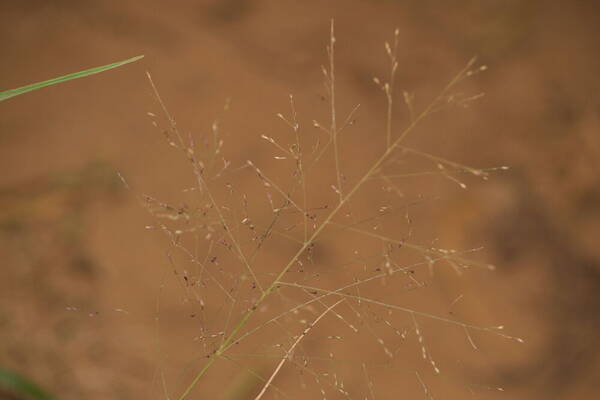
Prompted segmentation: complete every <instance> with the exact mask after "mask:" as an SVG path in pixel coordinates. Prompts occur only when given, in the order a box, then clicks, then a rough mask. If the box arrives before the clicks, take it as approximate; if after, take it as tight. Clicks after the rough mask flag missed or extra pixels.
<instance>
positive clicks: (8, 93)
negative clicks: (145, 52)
mask: <svg viewBox="0 0 600 400" xmlns="http://www.w3.org/2000/svg"><path fill="white" fill-rule="evenodd" d="M143 57H144V56H137V57H132V58H129V59H127V60H123V61H119V62H116V63H112V64H108V65H103V66H101V67H95V68H90V69H86V70H85V71H79V72H75V73H73V74H69V75H65V76H60V77H58V78H53V79H49V80H47V81H43V82H37V83H32V84H31V85H27V86H23V87H20V88H16V89H10V90H5V91H4V92H0V101H3V100H6V99H10V98H11V97H15V96H18V95H20V94H23V93H27V92H31V91H33V90H37V89H41V88H43V87H46V86H51V85H56V84H57V83H62V82H67V81H70V80H73V79H79V78H83V77H85V76H90V75H93V74H97V73H99V72H103V71H107V70H109V69H113V68H117V67H120V66H122V65H125V64H129V63H132V62H134V61H137V60H139V59H141V58H143Z"/></svg>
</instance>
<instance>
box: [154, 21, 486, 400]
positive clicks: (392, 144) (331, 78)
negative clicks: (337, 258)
mask: <svg viewBox="0 0 600 400" xmlns="http://www.w3.org/2000/svg"><path fill="white" fill-rule="evenodd" d="M396 36H397V34H396ZM395 40H396V42H395V43H397V38H396V39H395ZM334 45H335V36H334V30H333V23H332V25H331V33H330V44H329V46H328V55H329V71H328V74H327V82H328V88H329V100H330V106H331V127H330V131H329V133H330V135H331V138H332V141H333V153H334V158H335V169H336V179H337V187H336V189H337V190H336V191H337V193H338V195H339V201H338V202H337V205H336V206H335V207H334V208H333V209H332V210H331V211H330V213H329V214H328V215H327V216H326V217H325V219H324V220H323V222H322V223H321V224H319V225H318V226H317V227H316V229H315V230H314V231H313V232H312V234H310V235H306V236H308V237H307V238H306V236H305V240H304V242H303V243H302V245H301V246H300V248H299V249H298V250H297V252H296V253H295V254H294V255H293V257H292V258H291V259H290V260H289V262H288V263H287V264H286V265H285V266H284V267H283V268H282V269H281V271H280V272H279V273H278V274H277V276H276V277H275V279H273V280H272V281H271V283H270V284H269V285H268V286H266V288H265V289H264V290H263V291H262V293H261V295H260V297H259V298H258V300H257V301H256V302H255V303H254V305H253V306H252V307H250V308H249V309H248V310H247V311H246V312H245V313H244V314H243V315H242V317H241V319H240V320H239V321H238V322H237V324H235V326H234V327H233V328H232V330H231V332H229V334H228V335H227V336H226V337H225V338H224V340H223V341H222V342H221V344H220V346H219V347H218V348H217V349H216V351H215V352H214V354H213V355H212V356H210V358H209V359H208V360H207V361H206V363H205V365H204V366H203V367H202V368H201V369H200V370H199V371H198V372H197V373H196V375H195V377H194V378H193V379H192V381H191V382H190V383H189V385H188V386H187V387H186V389H185V390H184V391H183V392H182V393H181V395H180V396H179V397H178V399H179V400H184V399H185V398H187V397H188V396H189V395H190V393H191V391H192V390H193V389H194V388H195V387H196V385H197V384H198V382H199V381H200V379H201V378H202V377H203V376H204V375H205V374H206V372H207V371H208V370H209V369H210V368H211V366H212V365H213V364H214V363H215V362H216V361H217V360H218V359H220V358H221V357H222V356H223V355H224V354H225V352H226V351H227V350H228V349H229V348H230V347H231V345H232V344H233V343H236V342H237V341H238V339H239V338H238V334H239V333H240V331H241V330H242V328H244V327H245V326H246V324H247V322H248V321H249V320H250V318H251V317H252V315H253V314H254V313H255V311H256V310H257V308H258V307H259V306H260V305H261V304H262V303H263V302H264V301H265V300H266V299H268V298H269V297H270V296H271V295H272V294H273V293H274V292H275V291H276V289H277V288H278V287H280V286H283V285H286V286H295V287H300V288H304V289H309V290H317V291H321V292H323V291H324V290H323V289H319V288H313V287H309V286H302V285H298V284H293V283H285V282H284V281H283V277H284V276H285V275H286V273H287V272H288V271H289V270H290V268H291V267H292V266H293V265H294V264H295V263H296V262H297V261H298V260H299V259H300V257H301V256H302V255H303V254H304V253H305V252H306V251H307V249H308V248H309V247H310V246H311V245H312V243H314V242H315V241H316V239H317V238H318V237H319V235H320V234H321V233H322V232H323V230H324V229H325V228H326V227H328V226H330V225H332V223H333V218H334V217H335V216H336V215H338V213H339V212H340V210H342V208H344V206H346V205H347V204H348V203H349V201H350V199H352V198H353V196H354V195H355V194H356V193H357V192H358V191H359V189H360V188H361V187H362V186H363V185H364V184H365V183H366V182H367V181H368V180H370V179H371V178H373V176H374V174H375V172H377V171H379V170H380V168H381V166H382V164H383V163H384V162H385V161H386V160H387V159H388V158H389V157H390V156H391V155H392V154H393V153H394V152H395V151H397V150H398V149H400V148H401V143H402V142H403V141H404V139H405V138H406V137H407V136H408V135H409V134H410V133H411V132H413V131H414V130H415V129H416V127H417V126H418V125H419V124H420V123H421V121H423V119H425V118H426V117H427V116H429V115H430V114H431V113H432V112H434V111H437V109H438V107H440V106H441V105H442V100H443V99H445V98H446V96H448V94H449V91H450V90H451V89H452V88H453V87H454V86H455V85H456V84H457V83H458V82H460V81H461V80H462V79H464V78H465V77H466V76H467V73H468V71H470V69H471V68H472V67H473V66H474V64H475V59H472V60H470V61H469V62H468V63H467V64H466V66H465V67H464V68H463V69H462V70H460V72H459V73H458V74H456V76H455V77H454V78H453V79H452V80H451V81H450V82H449V83H448V84H447V85H446V86H445V87H444V88H443V89H442V90H441V92H440V93H439V94H438V96H437V97H435V99H434V100H433V101H431V102H430V103H429V105H428V106H427V107H425V109H424V110H423V111H421V112H420V113H419V114H418V115H416V116H415V117H414V118H413V119H412V120H411V121H410V123H409V124H408V126H407V127H406V128H404V129H403V130H402V131H401V132H400V133H399V134H398V135H397V137H396V138H395V139H394V140H392V139H391V138H392V134H393V132H392V131H391V129H392V128H391V115H389V116H388V128H387V131H388V132H387V138H388V139H387V140H388V144H389V145H388V146H386V149H385V151H384V152H383V154H381V155H380V156H379V158H377V160H376V161H375V162H374V163H373V164H372V166H371V167H370V168H369V169H368V170H367V171H366V172H365V173H364V175H363V176H362V177H361V178H360V179H359V180H358V181H357V182H356V183H355V184H354V185H353V186H352V187H351V188H350V189H349V190H347V191H343V190H342V175H341V171H340V163H339V155H338V152H339V149H338V142H337V134H338V128H337V124H336V114H335V113H336V109H335V87H334V83H335V69H334V67H335V65H334ZM388 54H389V55H390V57H391V60H392V72H391V79H392V80H393V78H394V75H395V71H396V68H397V61H396V56H395V50H394V51H392V50H389V51H388ZM390 83H391V82H390ZM386 85H387V86H386V87H388V88H389V89H387V91H386V95H387V96H388V99H389V100H388V101H389V103H388V104H389V108H388V110H389V113H391V111H392V100H391V96H392V91H391V87H390V84H386ZM155 93H156V90H155ZM156 96H157V98H159V96H158V93H156ZM159 99H160V98H159ZM159 101H160V100H159ZM161 106H162V107H163V110H164V111H165V113H166V114H167V118H168V119H169V121H171V124H172V127H173V128H174V129H176V127H175V124H174V122H172V118H170V116H169V114H168V112H167V111H166V108H164V104H162V102H161ZM188 153H189V154H188V157H189V158H190V161H191V162H192V164H193V166H194V168H195V171H194V172H195V175H196V177H197V179H198V186H199V187H201V188H202V189H203V190H205V191H206V192H207V193H208V196H209V198H210V201H211V202H212V204H213V206H214V209H215V210H216V211H217V213H218V215H219V218H220V219H221V221H222V223H223V227H224V229H225V230H226V231H227V234H228V235H230V239H231V241H232V243H234V245H235V246H236V251H237V254H238V256H239V258H240V259H241V260H242V262H243V264H244V265H245V266H246V268H247V270H248V271H249V272H250V274H251V276H252V278H253V279H255V280H256V282H258V280H257V279H256V276H255V274H254V273H253V270H252V268H251V265H250V264H249V263H248V261H247V259H246V258H245V257H244V255H243V252H242V250H241V248H240V247H239V245H238V244H237V241H236V240H235V238H234V237H233V235H232V232H231V229H229V227H228V226H227V223H226V221H225V219H224V217H223V215H222V214H221V212H220V208H219V206H218V205H217V204H216V202H215V200H214V198H213V197H212V195H211V194H210V191H208V187H207V185H206V182H205V181H204V179H203V178H202V173H201V171H200V170H199V169H198V161H197V160H196V159H195V157H194V154H193V152H192V151H188ZM273 186H274V187H275V185H273ZM276 190H278V191H281V190H280V189H276ZM281 192H283V191H281ZM285 197H286V198H287V199H289V196H287V195H285ZM294 207H296V208H297V209H298V210H299V211H300V212H303V213H304V212H305V207H306V200H304V204H303V207H301V206H300V205H297V204H294ZM325 292H326V293H327V294H337V295H341V296H343V297H349V298H357V296H352V295H348V294H345V293H341V290H336V291H325ZM361 300H362V301H369V302H372V303H374V304H380V305H384V306H386V307H392V308H396V309H399V310H402V311H406V312H410V313H412V314H413V315H421V316H423V317H426V318H431V319H436V320H439V321H443V322H446V323H451V324H456V325H460V326H462V327H465V328H470V329H481V330H487V331H492V330H493V329H492V328H480V327H477V326H474V325H470V324H465V323H461V322H457V321H454V320H450V319H448V318H443V317H438V316H435V315H431V314H426V313H419V312H416V311H413V310H409V309H407V308H403V307H398V306H394V305H390V304H385V303H382V302H377V301H375V300H372V299H366V298H361ZM494 332H495V333H497V332H496V331H494Z"/></svg>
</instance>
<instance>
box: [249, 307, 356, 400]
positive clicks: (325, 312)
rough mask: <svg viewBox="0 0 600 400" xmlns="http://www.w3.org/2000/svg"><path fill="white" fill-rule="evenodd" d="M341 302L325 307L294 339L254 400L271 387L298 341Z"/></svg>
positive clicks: (258, 399)
mask: <svg viewBox="0 0 600 400" xmlns="http://www.w3.org/2000/svg"><path fill="white" fill-rule="evenodd" d="M342 301H344V300H339V301H338V302H337V303H334V304H333V305H332V306H329V307H327V308H326V309H325V311H323V312H322V313H321V314H320V315H319V316H318V317H317V318H316V319H315V320H314V321H313V322H312V323H311V324H309V325H308V326H307V327H306V328H305V329H304V331H303V332H302V334H301V335H300V336H298V338H297V339H296V341H295V342H294V344H292V346H291V347H290V348H289V349H288V351H287V352H286V354H285V357H283V358H282V359H281V361H280V362H279V364H277V367H276V368H275V371H273V373H272V374H271V377H270V378H269V380H268V381H267V383H265V385H264V386H263V388H262V389H261V391H260V393H258V395H257V396H256V397H255V398H254V400H260V399H261V398H262V397H263V395H264V394H265V393H266V392H267V389H268V388H269V386H270V385H271V382H273V379H275V376H277V374H278V373H279V371H280V370H281V367H283V364H284V363H285V360H287V359H289V358H290V357H291V355H292V353H293V352H294V349H295V348H296V347H297V346H298V343H300V341H301V340H302V339H304V337H305V336H306V335H308V332H310V330H311V329H312V328H313V327H314V326H315V325H316V324H317V323H318V322H319V321H320V320H321V319H322V318H323V317H324V316H325V314H327V313H328V312H329V311H331V310H333V309H334V308H335V307H336V306H337V305H338V304H340V303H341V302H342Z"/></svg>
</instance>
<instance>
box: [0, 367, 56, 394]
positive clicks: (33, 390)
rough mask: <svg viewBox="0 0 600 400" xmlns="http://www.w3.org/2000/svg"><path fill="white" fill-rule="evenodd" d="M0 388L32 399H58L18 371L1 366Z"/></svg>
mask: <svg viewBox="0 0 600 400" xmlns="http://www.w3.org/2000/svg"><path fill="white" fill-rule="evenodd" d="M0 389H6V390H9V391H10V392H13V393H15V394H18V395H25V396H26V397H27V398H29V399H32V400H56V398H55V397H53V396H51V395H49V394H48V393H46V392H44V391H43V390H42V389H41V388H40V387H39V386H37V385H36V384H35V383H33V382H31V381H30V380H29V379H27V378H26V377H24V376H23V375H20V374H18V373H17V372H13V371H9V370H7V369H2V368H0Z"/></svg>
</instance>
